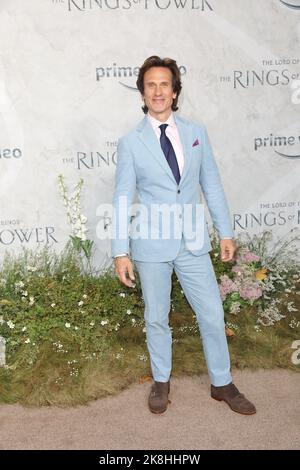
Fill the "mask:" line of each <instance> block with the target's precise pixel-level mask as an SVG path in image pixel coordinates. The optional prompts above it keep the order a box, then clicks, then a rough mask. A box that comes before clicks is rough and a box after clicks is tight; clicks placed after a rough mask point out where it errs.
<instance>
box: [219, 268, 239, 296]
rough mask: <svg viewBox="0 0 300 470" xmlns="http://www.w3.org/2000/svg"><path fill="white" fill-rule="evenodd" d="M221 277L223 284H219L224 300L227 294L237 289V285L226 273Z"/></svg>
mask: <svg viewBox="0 0 300 470" xmlns="http://www.w3.org/2000/svg"><path fill="white" fill-rule="evenodd" d="M220 279H221V284H220V285H219V288H220V293H221V298H222V300H225V298H226V295H227V294H230V293H231V292H236V291H237V286H236V284H235V283H234V282H233V281H232V280H231V279H230V278H229V277H228V276H227V275H226V274H223V276H221V277H220Z"/></svg>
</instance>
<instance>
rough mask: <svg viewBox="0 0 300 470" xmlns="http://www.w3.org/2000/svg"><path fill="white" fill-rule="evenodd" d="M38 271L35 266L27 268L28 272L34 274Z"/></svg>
mask: <svg viewBox="0 0 300 470" xmlns="http://www.w3.org/2000/svg"><path fill="white" fill-rule="evenodd" d="M36 270H37V268H36V267H35V266H27V271H31V272H32V273H34V272H35V271H36Z"/></svg>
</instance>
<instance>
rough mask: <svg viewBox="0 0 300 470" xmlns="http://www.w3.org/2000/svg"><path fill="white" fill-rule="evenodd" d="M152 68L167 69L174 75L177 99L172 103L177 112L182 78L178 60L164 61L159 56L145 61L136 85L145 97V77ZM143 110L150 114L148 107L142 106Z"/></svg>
mask: <svg viewBox="0 0 300 470" xmlns="http://www.w3.org/2000/svg"><path fill="white" fill-rule="evenodd" d="M151 67H166V68H167V69H169V70H170V71H171V73H172V88H173V92H174V93H176V98H174V100H173V103H172V111H177V109H178V106H177V102H178V97H179V95H180V92H181V88H182V85H181V76H180V70H179V68H178V65H177V63H176V60H173V59H169V58H167V57H166V58H165V59H162V58H160V57H158V56H157V55H152V56H151V57H148V59H146V60H145V62H144V63H143V65H142V67H141V68H140V71H139V75H138V78H137V81H136V85H137V87H138V90H139V91H140V93H141V94H142V95H143V94H144V75H145V73H146V72H147V70H149V69H151ZM142 110H143V111H144V113H145V114H147V112H148V107H147V106H146V105H144V106H142Z"/></svg>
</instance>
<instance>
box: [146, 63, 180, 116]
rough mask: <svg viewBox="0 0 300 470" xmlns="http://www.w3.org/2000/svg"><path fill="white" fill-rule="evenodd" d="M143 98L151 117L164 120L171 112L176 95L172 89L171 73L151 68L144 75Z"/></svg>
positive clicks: (162, 68) (158, 68)
mask: <svg viewBox="0 0 300 470" xmlns="http://www.w3.org/2000/svg"><path fill="white" fill-rule="evenodd" d="M143 98H144V101H145V104H146V106H147V107H148V109H149V113H150V114H151V116H153V117H155V118H156V119H159V120H160V121H163V120H166V119H167V118H168V117H169V115H170V114H171V112H172V104H173V99H174V98H176V93H174V92H173V88H172V72H171V70H169V69H168V68H166V67H151V68H150V69H149V70H147V72H146V73H145V75H144V94H143Z"/></svg>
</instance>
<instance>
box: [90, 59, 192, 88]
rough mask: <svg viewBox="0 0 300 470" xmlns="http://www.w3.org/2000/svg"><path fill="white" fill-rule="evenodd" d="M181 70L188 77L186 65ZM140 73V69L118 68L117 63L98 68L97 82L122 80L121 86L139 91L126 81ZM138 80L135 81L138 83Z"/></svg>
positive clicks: (182, 74)
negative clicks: (105, 79) (109, 79)
mask: <svg viewBox="0 0 300 470" xmlns="http://www.w3.org/2000/svg"><path fill="white" fill-rule="evenodd" d="M179 70H180V73H181V76H184V75H186V73H187V70H186V67H185V66H184V65H180V66H179ZM139 71H140V67H136V66H134V67H130V66H127V65H125V66H118V65H117V64H116V63H113V64H112V66H111V67H97V68H96V80H97V81H98V82H99V81H100V80H102V79H104V78H113V79H121V80H119V83H120V85H122V86H124V87H125V88H129V89H130V90H134V91H138V89H137V87H136V86H132V85H128V84H127V83H124V79H128V78H129V79H130V78H132V77H136V78H137V77H138V75H139ZM136 78H135V79H134V81H135V82H136Z"/></svg>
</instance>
